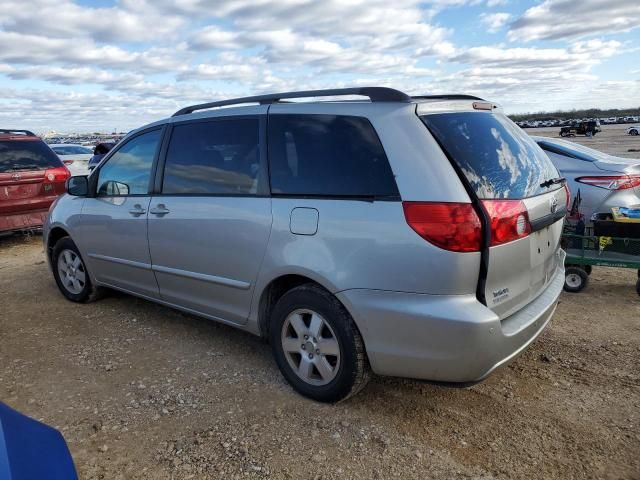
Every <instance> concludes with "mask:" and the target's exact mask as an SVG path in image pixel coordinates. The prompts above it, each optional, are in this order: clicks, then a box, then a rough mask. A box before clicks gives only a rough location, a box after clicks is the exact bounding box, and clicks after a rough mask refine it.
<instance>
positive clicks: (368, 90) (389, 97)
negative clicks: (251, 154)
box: [172, 87, 411, 117]
mask: <svg viewBox="0 0 640 480" xmlns="http://www.w3.org/2000/svg"><path fill="white" fill-rule="evenodd" d="M344 95H362V96H365V97H369V99H370V100H371V101H372V102H406V103H408V102H410V101H411V97H410V96H409V95H407V94H406V93H403V92H401V91H399V90H395V89H393V88H387V87H356V88H333V89H328V90H306V91H300V92H284V93H270V94H267V95H256V96H252V97H241V98H233V99H229V100H220V101H217V102H209V103H201V104H199V105H191V106H190V107H184V108H182V109H180V110H178V111H177V112H176V113H174V114H173V115H172V116H173V117H177V116H178V115H186V114H188V113H193V112H195V111H196V110H206V109H208V108H214V107H224V106H227V105H239V104H242V103H260V104H261V105H264V104H270V103H275V102H277V101H279V100H282V99H288V98H306V97H337V96H344Z"/></svg>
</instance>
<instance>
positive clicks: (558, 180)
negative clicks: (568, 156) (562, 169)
mask: <svg viewBox="0 0 640 480" xmlns="http://www.w3.org/2000/svg"><path fill="white" fill-rule="evenodd" d="M566 181H567V179H566V178H564V177H558V178H550V179H549V180H547V181H546V182H542V183H541V184H540V186H541V187H542V188H547V187H550V186H551V185H557V184H559V183H561V184H564V182H566Z"/></svg>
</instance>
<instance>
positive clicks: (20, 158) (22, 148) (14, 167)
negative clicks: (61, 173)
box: [0, 140, 63, 173]
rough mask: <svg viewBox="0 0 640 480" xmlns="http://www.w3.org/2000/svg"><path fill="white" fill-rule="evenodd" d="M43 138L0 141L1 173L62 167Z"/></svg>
mask: <svg viewBox="0 0 640 480" xmlns="http://www.w3.org/2000/svg"><path fill="white" fill-rule="evenodd" d="M62 166H63V164H62V162H61V161H60V159H59V158H58V157H57V156H56V154H55V153H53V151H52V150H51V149H50V148H49V147H48V146H47V145H46V144H45V143H44V142H43V141H42V140H10V141H0V173H7V172H16V171H21V170H22V171H25V170H46V169H48V168H58V167H62Z"/></svg>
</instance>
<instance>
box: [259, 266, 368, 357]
mask: <svg viewBox="0 0 640 480" xmlns="http://www.w3.org/2000/svg"><path fill="white" fill-rule="evenodd" d="M308 283H311V284H314V285H317V286H319V287H320V288H322V289H323V290H326V291H327V292H329V293H330V294H331V295H333V296H334V298H335V299H336V300H337V301H338V302H340V304H341V305H342V306H343V307H344V309H345V310H346V311H347V312H348V313H349V315H351V318H352V319H353V322H354V323H355V325H356V328H358V330H360V327H359V325H358V322H357V320H356V318H355V316H354V315H353V312H351V310H350V309H349V308H348V307H347V305H345V304H344V302H342V301H341V300H340V299H339V298H338V297H337V296H336V295H335V293H336V291H335V289H332V288H331V287H330V286H329V285H327V284H325V283H324V282H322V281H321V280H320V281H319V280H318V279H315V278H311V276H307V275H305V274H302V273H290V274H283V275H280V276H278V277H275V278H273V279H272V280H270V281H269V282H268V283H267V285H266V286H265V287H264V288H263V289H262V291H261V293H260V299H259V301H258V319H257V320H258V329H259V334H260V336H261V337H262V338H264V339H267V340H268V338H269V318H270V315H271V312H272V311H273V307H274V306H275V305H276V303H277V302H278V300H279V299H280V298H282V296H283V295H284V294H285V293H287V292H288V291H290V290H292V289H293V288H296V287H299V286H300V285H304V284H308ZM360 334H361V335H362V332H360ZM363 338H364V337H363ZM365 348H366V345H365Z"/></svg>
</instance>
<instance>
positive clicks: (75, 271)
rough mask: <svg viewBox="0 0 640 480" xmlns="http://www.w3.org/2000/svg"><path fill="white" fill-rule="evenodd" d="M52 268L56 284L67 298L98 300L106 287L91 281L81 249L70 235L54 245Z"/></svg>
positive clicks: (82, 300) (85, 300)
mask: <svg viewBox="0 0 640 480" xmlns="http://www.w3.org/2000/svg"><path fill="white" fill-rule="evenodd" d="M51 268H52V270H53V277H54V278H55V280H56V284H58V288H59V289H60V292H61V293H62V295H64V296H65V298H66V299H67V300H71V301H72V302H77V303H89V302H93V301H95V300H98V299H99V298H100V297H101V296H102V295H103V293H104V289H102V288H100V287H96V286H95V285H93V283H92V282H91V276H90V275H89V271H88V270H87V267H86V265H85V263H84V260H83V259H82V256H81V255H80V251H79V250H78V247H76V244H75V243H73V240H71V238H70V237H63V238H61V239H60V240H58V241H57V242H56V244H55V245H54V247H53V252H52V253H51Z"/></svg>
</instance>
